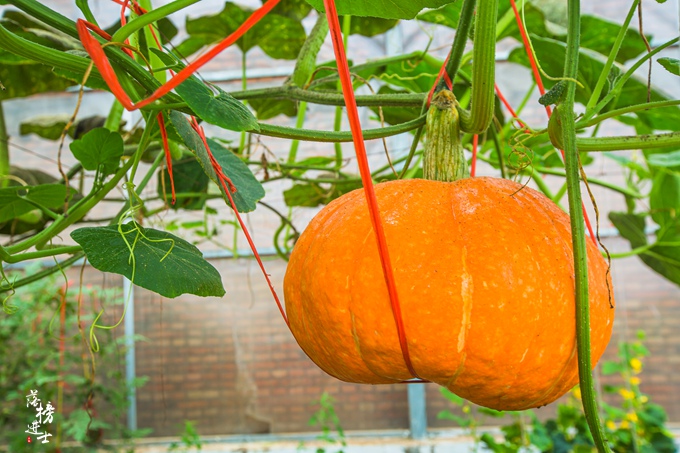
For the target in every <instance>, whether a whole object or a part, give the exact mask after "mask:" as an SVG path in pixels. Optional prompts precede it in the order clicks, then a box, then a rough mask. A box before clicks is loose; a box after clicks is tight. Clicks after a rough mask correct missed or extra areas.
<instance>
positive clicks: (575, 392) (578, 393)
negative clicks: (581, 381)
mask: <svg viewBox="0 0 680 453" xmlns="http://www.w3.org/2000/svg"><path fill="white" fill-rule="evenodd" d="M571 394H572V395H574V398H576V399H577V400H580V399H581V389H580V388H578V387H576V388H575V389H574V390H572V391H571Z"/></svg>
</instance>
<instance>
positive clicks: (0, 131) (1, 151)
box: [0, 101, 10, 189]
mask: <svg viewBox="0 0 680 453" xmlns="http://www.w3.org/2000/svg"><path fill="white" fill-rule="evenodd" d="M9 173H10V172H9V135H8V134H7V124H5V110H4V108H3V106H2V101H0V189H2V188H4V187H7V186H8V184H9V179H8V178H6V176H9Z"/></svg>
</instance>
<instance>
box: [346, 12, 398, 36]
mask: <svg viewBox="0 0 680 453" xmlns="http://www.w3.org/2000/svg"><path fill="white" fill-rule="evenodd" d="M341 20H342V19H341ZM341 23H342V22H341ZM398 23H399V21H398V20H397V19H379V18H377V17H360V16H354V17H352V19H351V21H350V24H349V34H350V35H361V36H367V37H369V38H370V37H373V36H377V35H381V34H383V33H385V32H386V31H387V30H390V29H392V28H394V27H395V26H396V25H397V24H398Z"/></svg>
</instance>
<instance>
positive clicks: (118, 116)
mask: <svg viewBox="0 0 680 453" xmlns="http://www.w3.org/2000/svg"><path fill="white" fill-rule="evenodd" d="M124 111H125V108H124V107H123V104H121V103H120V102H118V100H114V101H113V104H111V109H110V110H109V114H108V116H107V117H106V122H105V123H104V127H105V128H106V129H108V130H110V131H111V132H118V129H119V128H120V122H121V120H122V118H123V112H124Z"/></svg>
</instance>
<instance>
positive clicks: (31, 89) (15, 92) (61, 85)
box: [0, 50, 73, 101]
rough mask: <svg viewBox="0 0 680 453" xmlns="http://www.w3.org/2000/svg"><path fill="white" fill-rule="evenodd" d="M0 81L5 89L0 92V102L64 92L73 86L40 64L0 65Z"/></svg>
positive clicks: (0, 51)
mask: <svg viewBox="0 0 680 453" xmlns="http://www.w3.org/2000/svg"><path fill="white" fill-rule="evenodd" d="M0 53H2V50H0ZM0 81H2V84H3V85H4V87H5V89H4V90H0V101H4V100H7V99H14V98H21V97H26V96H31V95H34V94H36V93H47V92H59V91H64V90H65V89H66V88H68V87H70V86H72V85H73V82H71V81H70V80H66V79H63V78H61V77H57V76H56V75H55V74H54V72H52V68H50V67H49V66H45V65H41V64H20V65H9V64H4V63H0Z"/></svg>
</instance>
